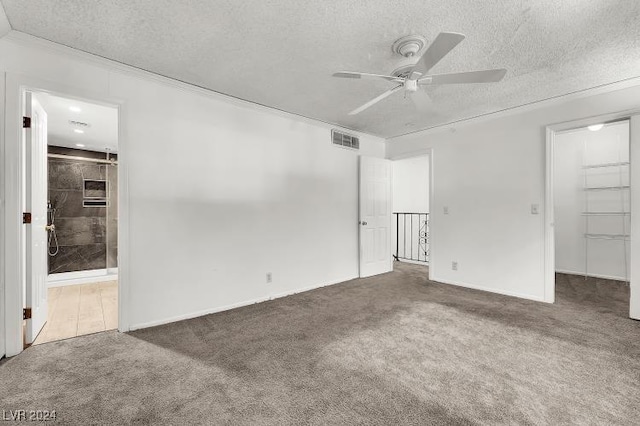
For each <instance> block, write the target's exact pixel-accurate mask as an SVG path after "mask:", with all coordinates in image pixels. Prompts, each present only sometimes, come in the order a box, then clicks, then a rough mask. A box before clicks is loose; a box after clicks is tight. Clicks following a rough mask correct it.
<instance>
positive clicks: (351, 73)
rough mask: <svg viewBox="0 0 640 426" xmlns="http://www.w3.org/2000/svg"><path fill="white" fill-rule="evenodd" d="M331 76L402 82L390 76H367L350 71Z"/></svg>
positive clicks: (366, 74)
mask: <svg viewBox="0 0 640 426" xmlns="http://www.w3.org/2000/svg"><path fill="white" fill-rule="evenodd" d="M333 76H334V77H339V78H368V79H375V80H379V79H382V80H387V81H397V82H401V81H402V79H401V78H398V77H394V76H392V75H380V74H368V73H363V72H350V71H340V72H337V73H335V74H333Z"/></svg>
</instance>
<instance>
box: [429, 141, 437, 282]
mask: <svg viewBox="0 0 640 426" xmlns="http://www.w3.org/2000/svg"><path fill="white" fill-rule="evenodd" d="M427 151H428V154H427V156H428V157H429V260H428V261H427V264H428V265H429V269H428V273H429V276H428V277H427V278H428V279H429V280H431V279H432V277H433V276H434V275H435V274H434V272H433V269H434V268H433V265H434V264H435V261H434V260H433V253H435V252H434V250H433V242H434V241H435V240H434V238H433V230H434V229H436V228H435V226H433V225H434V222H433V216H434V215H433V214H431V212H433V211H434V208H433V206H434V205H435V196H436V191H435V189H436V186H435V183H434V178H433V177H434V176H435V173H434V171H433V164H434V161H433V148H429V149H427Z"/></svg>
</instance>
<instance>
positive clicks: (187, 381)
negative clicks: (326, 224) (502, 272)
mask: <svg viewBox="0 0 640 426" xmlns="http://www.w3.org/2000/svg"><path fill="white" fill-rule="evenodd" d="M627 301H628V287H627V286H626V285H624V284H618V283H613V282H607V281H600V280H591V281H588V282H585V281H584V280H582V279H581V278H572V279H571V278H569V277H568V276H560V277H559V279H558V303H557V304H555V305H548V304H543V303H536V302H530V301H526V300H520V299H515V298H510V297H506V296H499V295H495V294H490V293H484V292H480V291H473V290H468V289H463V288H458V287H453V286H447V285H443V284H437V283H432V282H428V281H427V280H426V278H425V270H424V268H421V267H419V266H414V265H408V264H401V265H398V268H397V270H396V271H395V272H393V273H390V274H386V275H383V276H378V277H374V278H369V279H362V280H354V281H350V282H347V283H343V284H338V285H335V286H331V287H326V288H322V289H319V290H314V291H311V292H307V293H303V294H299V295H295V296H291V297H287V298H284V299H279V300H275V301H272V302H268V303H262V304H258V305H252V306H249V307H245V308H241V309H236V310H233V311H229V312H223V313H219V314H214V315H209V316H206V317H202V318H197V319H194V320H189V321H182V322H179V323H175V324H169V325H166V326H160V327H156V328H152V329H146V330H140V331H138V332H134V333H131V334H120V333H117V332H105V333H99V334H93V335H90V336H84V337H78V338H75V339H69V340H65V341H61V342H54V343H47V344H43V345H39V346H35V347H32V348H29V349H28V350H27V351H25V352H24V353H23V354H21V355H19V356H17V357H14V358H12V359H9V360H7V361H3V362H1V363H0V378H1V380H0V410H1V409H5V410H10V409H11V410H15V409H28V410H37V409H39V410H56V411H57V415H58V422H59V423H73V424H129V423H136V424H175V425H185V424H273V425H279V424H422V425H425V424H487V425H489V424H536V425H537V424H554V425H557V424H581V425H584V424H607V425H609V424H620V425H622V424H626V425H631V424H638V419H640V322H637V321H632V320H629V319H627V317H626V316H627V313H628V306H627V305H628V302H627Z"/></svg>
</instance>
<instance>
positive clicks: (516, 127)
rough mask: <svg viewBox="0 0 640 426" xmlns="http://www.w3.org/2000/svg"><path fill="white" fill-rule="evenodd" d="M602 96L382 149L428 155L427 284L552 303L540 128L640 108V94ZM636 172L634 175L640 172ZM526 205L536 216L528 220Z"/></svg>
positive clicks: (635, 90) (637, 90)
mask: <svg viewBox="0 0 640 426" xmlns="http://www.w3.org/2000/svg"><path fill="white" fill-rule="evenodd" d="M636 84H637V83H636ZM604 91H605V89H601V90H600V92H598V93H599V94H594V95H591V96H580V97H572V98H570V99H566V98H565V99H563V100H561V101H559V100H554V101H551V102H545V103H542V104H539V105H536V108H532V107H527V108H521V109H516V110H514V111H511V112H508V113H505V114H502V115H499V116H494V117H486V118H481V119H477V120H471V121H468V122H466V123H459V124H456V125H455V126H452V127H445V128H437V129H433V130H430V131H426V132H420V133H415V134H411V135H407V136H404V137H398V138H393V139H390V140H389V141H388V142H387V143H388V146H387V156H388V158H391V159H393V158H398V157H404V156H406V155H410V154H411V153H413V152H415V153H418V152H424V150H425V149H427V148H433V161H432V164H431V165H432V167H433V173H432V178H433V184H432V187H434V194H433V198H432V205H431V247H432V253H431V259H430V268H431V271H430V272H431V274H432V275H431V278H432V279H435V280H437V281H442V282H448V283H454V284H459V285H465V286H469V287H474V288H480V289H484V290H489V291H493V292H497V293H504V294H510V295H515V296H520V297H525V298H530V299H535V300H543V299H545V298H546V299H547V300H550V299H549V296H550V295H546V297H545V285H544V231H545V227H544V214H543V213H544V211H545V210H544V194H545V192H544V191H545V126H547V125H550V124H553V123H560V122H564V121H571V120H577V119H579V118H585V117H591V116H596V115H600V114H606V113H611V112H616V111H624V110H630V109H633V108H638V107H640V86H632V87H628V88H625V89H621V90H615V91H610V92H604ZM603 92H604V93H603ZM452 128H453V130H452ZM634 164H635V166H634V165H632V170H631V173H632V175H633V173H634V167H640V162H636V163H634ZM636 174H640V170H638V172H637V173H636ZM638 191H640V185H636V186H635V187H634V189H633V193H634V194H635V193H638V196H639V197H640V192H638ZM632 197H633V195H632ZM532 204H537V205H539V211H540V214H538V215H534V214H531V205H532ZM444 207H448V208H449V214H448V215H445V214H444V213H443V209H444ZM632 257H633V256H632ZM454 260H455V261H458V270H457V271H453V270H452V268H451V262H452V261H454ZM633 285H634V283H633V282H632V286H633ZM635 285H637V284H635Z"/></svg>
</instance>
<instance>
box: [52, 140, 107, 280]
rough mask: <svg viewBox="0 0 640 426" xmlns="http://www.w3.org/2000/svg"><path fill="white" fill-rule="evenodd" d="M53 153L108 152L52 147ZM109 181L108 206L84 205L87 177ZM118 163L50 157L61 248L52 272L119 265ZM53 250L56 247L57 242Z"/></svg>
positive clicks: (84, 154)
mask: <svg viewBox="0 0 640 426" xmlns="http://www.w3.org/2000/svg"><path fill="white" fill-rule="evenodd" d="M49 153H55V154H64V155H69V156H76V157H85V158H100V159H104V158H105V154H104V153H99V152H92V151H83V150H76V149H68V148H60V147H53V146H51V147H49ZM84 179H100V180H107V181H108V182H109V200H108V207H83V204H82V201H83V180H84ZM117 188H118V185H117V166H115V165H108V164H99V163H91V162H87V161H82V160H73V159H60V158H51V157H50V158H49V200H50V201H51V204H52V206H53V208H54V209H55V225H56V234H57V236H58V245H59V251H58V254H57V255H55V256H49V273H50V274H54V273H59V272H72V271H84V270H91V269H104V268H107V267H109V268H113V267H117V198H118V197H117ZM49 250H50V252H53V251H54V250H55V245H54V244H53V242H52V243H51V244H50V247H49Z"/></svg>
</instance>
